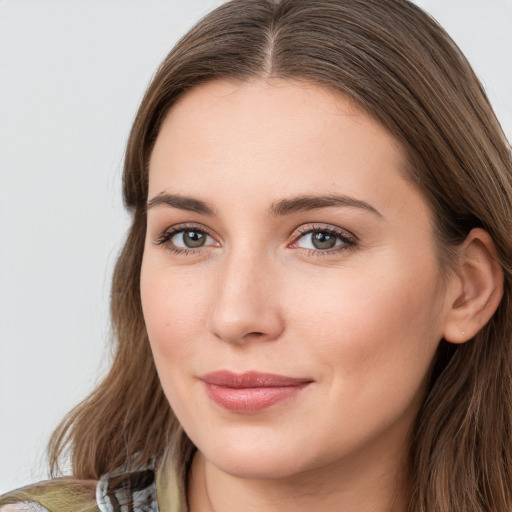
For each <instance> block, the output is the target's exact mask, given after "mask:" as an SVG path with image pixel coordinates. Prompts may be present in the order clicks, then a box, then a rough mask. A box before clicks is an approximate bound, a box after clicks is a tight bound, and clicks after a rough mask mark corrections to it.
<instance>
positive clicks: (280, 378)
mask: <svg viewBox="0 0 512 512" xmlns="http://www.w3.org/2000/svg"><path fill="white" fill-rule="evenodd" d="M201 380H202V381H204V382H206V383H207V384H213V385H215V386H223V387H226V388H237V389H240V388H271V387H283V386H299V385H301V384H307V383H309V382H313V379H309V378H296V377H287V376H286V375H277V374H274V373H261V372H256V371H250V372H244V373H234V372H231V371H229V370H220V371H215V372H210V373H206V374H205V375H203V376H201Z"/></svg>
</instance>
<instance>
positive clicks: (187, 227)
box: [155, 224, 213, 256]
mask: <svg viewBox="0 0 512 512" xmlns="http://www.w3.org/2000/svg"><path fill="white" fill-rule="evenodd" d="M186 231H193V232H195V233H201V234H203V235H205V236H210V237H212V238H213V236H212V235H211V234H210V233H209V232H208V231H207V230H206V229H204V228H200V227H198V226H195V225H193V224H178V225H176V226H172V227H170V228H168V229H166V230H165V231H164V232H163V233H162V234H161V235H160V236H159V237H158V238H157V240H155V244H156V245H162V246H165V247H166V248H167V249H168V250H169V251H170V252H172V253H173V254H178V255H179V256H188V255H189V254H201V253H202V252H203V251H204V250H205V249H206V248H207V247H209V246H201V247H197V248H192V247H191V248H188V249H184V248H182V247H176V246H175V245H173V244H171V243H169V242H170V240H171V238H172V237H174V236H175V235H177V234H179V233H184V232H186Z"/></svg>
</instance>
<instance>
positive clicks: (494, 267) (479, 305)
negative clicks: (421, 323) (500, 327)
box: [443, 228, 503, 343]
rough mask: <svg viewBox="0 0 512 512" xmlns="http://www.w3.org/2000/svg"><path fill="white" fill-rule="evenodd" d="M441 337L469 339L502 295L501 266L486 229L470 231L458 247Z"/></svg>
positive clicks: (459, 340)
mask: <svg viewBox="0 0 512 512" xmlns="http://www.w3.org/2000/svg"><path fill="white" fill-rule="evenodd" d="M449 286H450V290H451V294H449V295H450V297H449V300H450V303H449V304H448V307H449V310H448V312H447V315H446V317H445V322H444V331H443V334H444V339H445V340H446V341H449V342H451V343H464V342H466V341H468V340H470V339H471V338H472V337H473V336H474V335H475V334H476V333H477V332H478V331H479V330H480V329H481V328H482V327H483V326H484V325H485V324H486V323H487V322H488V321H489V320H490V318H491V317H492V315H493V314H494V312H495V311H496V309H497V307H498V305H499V303H500V300H501V297H502V296H503V270H502V268H501V265H500V264H499V262H498V251H497V250H496V246H495V245H494V241H493V240H492V238H491V236H490V235H489V233H487V231H485V230H483V229H480V228H475V229H473V230H471V231H470V233H469V235H468V236H467V238H466V240H465V241H464V242H463V243H462V244H461V246H460V248H459V260H458V263H457V267H456V268H455V270H454V277H453V281H452V283H451V284H450V285H449Z"/></svg>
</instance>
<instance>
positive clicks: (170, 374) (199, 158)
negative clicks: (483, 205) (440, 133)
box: [141, 80, 462, 512]
mask: <svg viewBox="0 0 512 512" xmlns="http://www.w3.org/2000/svg"><path fill="white" fill-rule="evenodd" d="M404 169H405V158H404V154H403V151H402V149H401V147H400V146H399V144H398V143H397V142H396V141H395V140H394V139H393V137H392V136H391V135H389V134H388V133H387V132H386V131H385V130H384V129H383V128H382V127H381V126H380V125H379V124H378V123H377V122H376V121H374V120H373V119H372V118H371V117H369V116H368V115H366V114H365V113H363V112H361V111H360V110H359V109H358V108H357V107H356V106H354V105H353V104H351V103H350V102H349V101H348V100H347V99H346V98H344V97H343V96H340V95H338V94H335V93H332V92H329V91H327V90H325V89H323V88H320V87H318V86H315V85H311V84H304V83H302V84H299V83H294V82H287V81H280V80H272V81H254V82H247V83H243V84H239V83H238V84H235V83H232V82H225V81H215V82H211V83H208V84H206V85H202V86H199V87H197V88H195V89H193V90H192V91H190V92H189V93H187V94H186V95H185V96H184V97H183V98H182V99H181V100H180V101H179V103H178V104H176V105H175V106H174V107H173V108H172V109H171V111H170V113H169V114H168V116H167V118H166V119H165V121H164V123H163V126H162V128H161V132H160V134H159V136H158V139H157V141H156V144H155V147H154V150H153V153H152V156H151V161H150V171H149V200H150V205H151V206H150V207H149V209H148V224H147V239H146V245H145V251H144V257H143V264H142V273H141V294H142V304H143V310H144V317H145V321H146V324H147V330H148V334H149V339H150V342H151V347H152V350H153V354H154V358H155V362H156V366H157V370H158V372H159V376H160V379H161V382H162V386H163V389H164V391H165V393H166V396H167V397H168V399H169V402H170V404H171V406H172V408H173V409H174V411H175V413H176V415H177V417H178V419H179V421H180V422H181V424H182V425H183V427H184V429H185V431H186V432H187V434H188V435H189V437H190V438H191V440H192V441H193V442H194V444H195V445H196V446H197V447H198V450H199V451H198V454H197V455H196V457H195V459H194V463H193V466H192V471H191V476H190V481H189V498H188V499H189V506H190V509H191V510H192V512H198V511H206V510H215V511H217V512H219V511H224V512H230V511H235V510H236V511H239V510H246V511H252V510H258V511H261V510H265V511H274V510H275V511H277V510H279V511H280V512H283V511H295V512H300V511H308V512H310V511H311V510H315V511H316V512H321V511H323V510H329V511H332V510H347V511H351V512H358V511H365V512H368V511H373V510H375V511H377V510H379V511H383V510H403V509H404V502H405V500H406V497H407V491H406V489H407V485H406V480H405V479H404V478H403V475H402V473H401V470H402V469H403V468H404V457H405V454H406V445H407V440H408V438H409V435H410V432H411V428H412V424H413V421H414V418H415V416H416V414H417V411H418V408H419V404H420V402H421V399H422V396H423V394H424V387H425V379H426V376H427V374H428V371H429V366H430V364H431V362H432V359H433V356H434V353H435V350H436V348H437V346H438V343H439V341H440V339H441V338H442V337H443V334H444V331H445V330H446V326H447V324H448V322H449V319H450V314H451V313H450V312H451V311H452V309H453V307H452V306H453V303H454V297H456V296H458V295H460V293H461V290H462V287H461V284H460V280H456V279H448V280H446V279H442V278H441V273H440V270H439V264H438V258H437V256H436V248H435V242H434V238H433V233H432V223H431V213H430V211H429V208H428V206H427V204H426V202H425V200H424V199H423V197H422V196H421V194H420V193H419V192H418V190H416V189H415V188H414V187H413V186H412V185H411V184H410V183H409V182H408V181H407V180H406V179H405V178H404ZM165 194H173V195H179V196H186V197H189V198H194V199H196V200H200V201H202V202H204V203H206V204H207V205H209V207H211V209H212V210H213V214H206V213H204V212H200V211H189V210H187V209H183V208H181V207H176V205H175V206H171V205H169V204H156V203H158V201H159V200H158V198H160V199H161V198H162V197H163V195H165ZM332 194H338V195H340V196H349V197H350V198H352V199H356V200H359V201H364V202H365V205H366V206H365V205H360V204H359V205H348V206H347V205H335V206H324V207H321V208H315V209H308V210H302V211H291V212H280V214H276V212H274V213H272V212H270V211H269V210H270V209H271V208H272V206H274V209H275V205H276V204H279V202H280V201H281V202H282V201H283V200H286V199H292V198H297V197H303V196H310V195H314V196H331V195H332ZM155 198H157V199H155ZM367 205H369V206H367ZM181 206H183V204H182V205H181ZM189 206H190V205H189V204H188V205H187V207H189ZM183 224H185V225H186V228H187V231H194V230H199V231H200V232H201V231H202V232H203V233H206V234H207V236H205V238H204V240H205V244H204V245H203V246H201V247H198V248H192V249H187V248H186V247H181V246H184V245H186V244H185V243H184V239H183V233H182V232H177V233H175V234H174V235H173V236H171V237H169V236H168V237H167V238H168V239H167V240H166V241H165V243H159V240H160V242H162V240H163V238H162V237H164V235H165V233H166V232H168V230H169V229H170V228H172V227H176V229H178V230H179V229H180V228H183V227H184V226H183ZM312 229H313V230H316V231H315V232H316V233H319V232H320V233H322V232H323V233H324V234H325V232H326V231H325V230H328V233H327V234H331V235H332V236H334V237H335V240H336V242H335V244H336V245H335V247H334V248H332V249H327V250H326V249H318V248H317V247H315V246H314V245H313V241H312V235H311V234H310V233H309V232H310V231H311V230H312ZM308 230H309V232H308ZM322 230H323V231H322ZM336 232H340V233H341V234H342V236H343V237H345V241H344V240H343V239H342V238H338V237H337V235H336V234H335V233H336ZM333 233H334V234H333ZM347 236H348V237H349V240H350V243H349V242H347V241H346V238H347ZM220 369H227V370H231V371H233V372H238V373H241V372H245V371H250V370H256V371H260V372H269V373H275V374H280V375H286V376H291V377H301V378H308V379H310V380H311V381H312V383H311V384H310V385H308V386H307V387H306V388H305V389H304V390H302V391H301V392H300V393H299V394H298V395H297V396H295V397H294V398H292V399H289V400H285V401H283V402H279V403H278V404H275V405H274V406H272V407H270V408H269V409H266V410H264V411H263V412H261V413H258V414H249V415H247V414H234V413H231V412H228V411H226V410H224V409H222V408H220V407H219V406H218V405H216V404H215V403H213V402H212V400H211V399H210V398H209V396H208V395H207V393H206V392H205V386H204V383H203V382H202V381H201V379H200V377H201V376H202V375H204V374H205V373H207V372H211V371H215V370H220Z"/></svg>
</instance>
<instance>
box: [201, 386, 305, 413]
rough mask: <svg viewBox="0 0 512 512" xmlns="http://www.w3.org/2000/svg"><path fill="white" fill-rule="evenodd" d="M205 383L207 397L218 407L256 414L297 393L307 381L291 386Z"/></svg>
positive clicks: (235, 411)
mask: <svg viewBox="0 0 512 512" xmlns="http://www.w3.org/2000/svg"><path fill="white" fill-rule="evenodd" d="M205 384H206V391H207V393H208V395H209V397H210V398H211V399H212V400H213V401H214V402H215V403H216V404H217V405H219V406H220V407H222V408H223V409H226V410H227V411H229V412H233V413H237V414H256V413H258V412H261V411H264V410H265V409H268V408H270V407H272V406H273V405H275V404H277V403H279V402H283V401H285V400H289V399H290V398H293V397H294V396H296V395H298V394H299V393H300V392H301V391H302V390H303V389H304V388H305V387H306V386H308V385H309V383H308V382H305V383H303V384H296V385H293V386H275V387H274V386H272V387H261V388H229V387H224V386H217V385H215V384H208V383H205Z"/></svg>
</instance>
